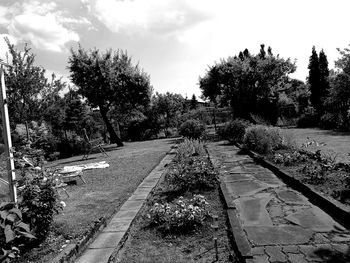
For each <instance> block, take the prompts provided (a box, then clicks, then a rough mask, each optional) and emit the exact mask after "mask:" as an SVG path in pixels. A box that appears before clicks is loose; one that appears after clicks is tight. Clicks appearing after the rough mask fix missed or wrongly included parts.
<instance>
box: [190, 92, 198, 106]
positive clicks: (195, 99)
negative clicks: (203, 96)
mask: <svg viewBox="0 0 350 263" xmlns="http://www.w3.org/2000/svg"><path fill="white" fill-rule="evenodd" d="M197 106H198V100H197V98H196V95H194V94H193V95H192V98H191V105H190V109H191V110H194V109H197Z"/></svg>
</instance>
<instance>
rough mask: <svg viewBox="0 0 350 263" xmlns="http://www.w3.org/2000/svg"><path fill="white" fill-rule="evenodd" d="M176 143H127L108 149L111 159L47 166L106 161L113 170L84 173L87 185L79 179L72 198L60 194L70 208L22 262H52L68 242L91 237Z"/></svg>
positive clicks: (99, 157) (57, 163)
mask: <svg viewBox="0 0 350 263" xmlns="http://www.w3.org/2000/svg"><path fill="white" fill-rule="evenodd" d="M173 142H174V140H171V139H163V140H153V141H144V142H131V143H128V142H127V143H125V146H124V147H116V146H114V145H110V146H107V147H105V149H106V151H107V153H108V155H109V157H104V156H102V154H100V153H95V154H92V155H90V156H89V159H88V160H85V161H81V159H82V156H76V157H72V158H69V159H62V160H58V161H55V162H51V163H48V164H47V165H46V167H49V168H58V167H63V166H71V165H80V164H85V163H94V162H100V161H106V162H107V163H109V165H110V167H109V168H104V169H93V170H86V171H84V179H85V181H86V184H83V183H82V182H81V181H80V179H79V178H77V180H76V181H77V184H76V185H68V186H67V187H66V190H67V192H68V193H69V195H70V196H69V197H67V196H66V195H65V193H64V192H63V191H62V190H61V191H60V193H61V194H60V196H61V198H62V200H63V201H64V202H65V203H66V205H67V206H66V207H65V208H64V210H63V212H61V213H60V214H59V215H57V216H56V217H55V222H54V227H53V231H52V233H51V234H50V236H49V238H48V239H47V240H46V242H44V244H43V245H42V246H41V247H40V248H37V249H34V250H32V251H30V252H28V253H26V254H25V255H24V257H23V258H22V261H20V262H27V261H28V260H29V261H34V262H50V261H51V260H52V258H53V257H54V256H55V255H57V254H58V252H59V250H60V249H61V248H62V245H64V244H65V242H66V240H70V243H74V242H77V241H78V240H79V239H81V238H82V237H83V236H84V235H85V234H87V232H88V231H89V229H91V227H92V226H93V225H94V222H96V221H98V220H99V219H100V218H101V217H107V218H108V217H110V216H111V215H112V214H113V213H115V212H116V211H118V209H119V208H120V207H121V205H122V204H123V203H124V202H125V201H126V200H127V199H128V198H129V196H130V195H131V194H132V193H133V192H134V191H135V190H136V188H137V186H138V185H139V184H140V183H141V182H142V180H143V179H144V178H145V177H146V176H147V175H148V174H149V172H151V171H152V169H153V168H154V167H155V166H156V165H158V163H159V162H160V161H161V159H162V158H163V157H164V156H165V155H166V153H167V152H168V151H170V149H171V146H172V144H173Z"/></svg>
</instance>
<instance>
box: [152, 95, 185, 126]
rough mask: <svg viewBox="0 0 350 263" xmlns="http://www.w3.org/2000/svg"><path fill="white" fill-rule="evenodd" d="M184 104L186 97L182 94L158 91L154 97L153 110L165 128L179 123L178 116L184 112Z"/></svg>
mask: <svg viewBox="0 0 350 263" xmlns="http://www.w3.org/2000/svg"><path fill="white" fill-rule="evenodd" d="M184 105H185V99H184V98H183V97H182V96H181V95H180V94H175V93H170V92H167V93H165V94H160V93H158V92H157V93H156V94H155V95H154V96H153V97H152V112H153V114H154V115H155V116H157V119H158V120H159V124H160V126H161V128H163V129H168V128H170V127H176V126H177V125H178V116H179V115H180V114H181V113H182V112H183V110H184Z"/></svg>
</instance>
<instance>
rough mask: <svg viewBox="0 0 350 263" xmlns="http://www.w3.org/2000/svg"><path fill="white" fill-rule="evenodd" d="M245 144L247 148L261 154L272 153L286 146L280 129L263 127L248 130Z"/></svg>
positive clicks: (256, 126) (253, 127) (257, 126)
mask: <svg viewBox="0 0 350 263" xmlns="http://www.w3.org/2000/svg"><path fill="white" fill-rule="evenodd" d="M243 142H244V145H245V147H247V148H248V149H251V150H253V151H256V152H258V153H261V154H266V153H270V152H272V151H273V150H276V149H279V148H283V146H284V143H283V137H282V136H281V133H280V129H278V128H273V127H267V126H263V125H255V126H252V127H249V128H247V131H246V134H245V136H244V139H243Z"/></svg>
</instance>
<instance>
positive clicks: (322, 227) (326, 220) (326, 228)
mask: <svg viewBox="0 0 350 263" xmlns="http://www.w3.org/2000/svg"><path fill="white" fill-rule="evenodd" d="M286 219H287V220H289V221H290V222H292V223H293V224H296V225H299V226H301V227H304V228H307V229H311V230H313V231H315V232H331V231H339V230H342V231H345V229H344V228H343V227H342V226H341V225H340V224H338V223H337V222H336V221H334V220H333V218H331V217H330V216H329V215H328V214H326V213H325V212H323V211H322V210H321V209H320V208H318V207H315V206H313V207H311V208H305V209H302V210H300V211H298V212H295V213H293V214H290V215H288V216H287V217H286Z"/></svg>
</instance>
